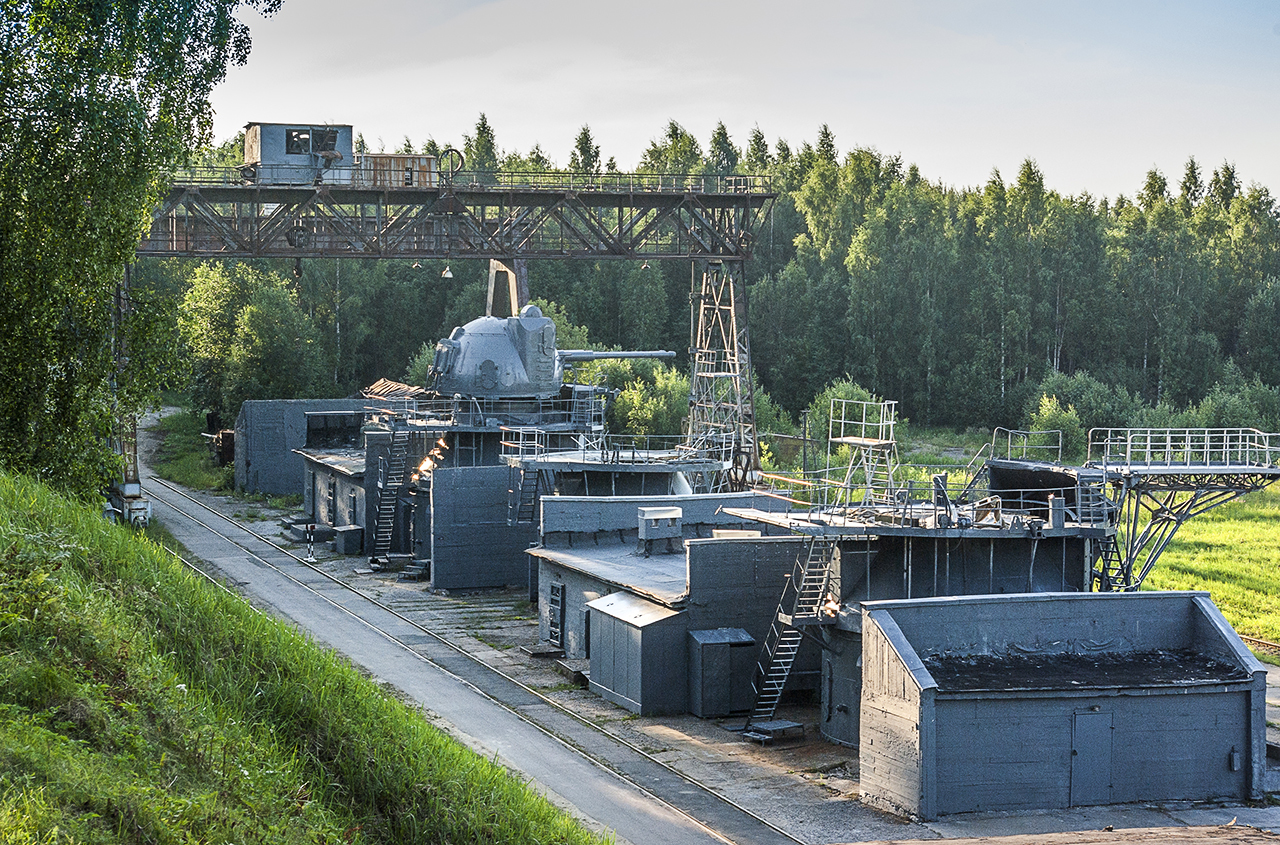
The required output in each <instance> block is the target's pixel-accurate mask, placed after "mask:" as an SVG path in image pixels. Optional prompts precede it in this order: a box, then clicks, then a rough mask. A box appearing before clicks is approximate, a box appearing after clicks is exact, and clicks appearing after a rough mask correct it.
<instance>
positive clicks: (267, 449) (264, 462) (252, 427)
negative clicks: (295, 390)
mask: <svg viewBox="0 0 1280 845" xmlns="http://www.w3.org/2000/svg"><path fill="white" fill-rule="evenodd" d="M375 407H385V403H380V402H378V401H377V400H371V399H250V400H248V401H246V402H244V404H242V405H241V406H240V415H239V416H238V417H237V418H236V426H235V431H236V458H235V473H236V489H237V490H244V491H246V492H249V493H269V494H271V495H273V496H284V495H296V494H298V493H300V492H302V491H303V490H304V489H305V481H306V476H305V472H304V468H303V459H302V456H301V455H300V454H298V453H297V452H296V450H298V449H302V448H305V447H306V445H307V432H308V424H307V415H308V414H317V413H318V414H328V413H334V414H336V413H341V412H361V411H364V410H365V409H367V408H375Z"/></svg>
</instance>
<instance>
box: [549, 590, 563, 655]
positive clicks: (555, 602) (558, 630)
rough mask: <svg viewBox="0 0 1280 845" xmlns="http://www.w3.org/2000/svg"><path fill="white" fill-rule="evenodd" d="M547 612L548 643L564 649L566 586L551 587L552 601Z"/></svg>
mask: <svg viewBox="0 0 1280 845" xmlns="http://www.w3.org/2000/svg"><path fill="white" fill-rule="evenodd" d="M548 604H549V605H550V606H549V607H548V608H547V610H548V614H547V617H548V618H547V623H548V624H547V642H549V643H551V644H552V645H553V646H556V647H557V648H564V584H552V585H551V600H550V601H549V602H548Z"/></svg>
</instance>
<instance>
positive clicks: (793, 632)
mask: <svg viewBox="0 0 1280 845" xmlns="http://www.w3.org/2000/svg"><path fill="white" fill-rule="evenodd" d="M835 560H836V540H834V539H828V538H825V537H811V538H809V542H808V544H807V545H806V547H805V550H804V551H803V552H801V553H800V554H799V555H797V557H796V565H795V569H794V570H793V571H792V573H791V575H790V576H789V577H788V579H787V584H786V586H785V587H784V588H783V590H782V598H781V599H780V600H779V601H778V612H777V613H776V614H775V615H774V619H773V624H772V625H770V626H769V633H768V635H767V636H766V637H765V643H764V648H763V649H762V650H761V653H760V660H759V662H758V663H757V664H756V678H755V690H756V701H755V706H754V707H753V708H752V710H751V715H750V717H748V718H747V723H746V725H745V726H744V730H749V729H750V727H751V725H752V724H754V723H760V722H767V721H769V720H770V719H772V718H773V714H774V711H776V710H777V709H778V701H779V700H781V698H782V690H783V688H784V687H785V686H786V685H787V678H788V677H789V676H790V675H791V666H792V664H794V663H795V659H796V653H797V652H798V651H799V650H800V640H801V638H802V637H803V634H802V633H801V631H800V629H801V628H802V627H803V626H805V625H829V624H832V623H834V622H835V615H834V614H833V613H828V612H827V610H826V609H825V608H824V605H825V604H826V603H827V602H828V601H829V600H833V599H834V600H838V598H839V597H838V596H836V595H835V594H834V591H833V590H832V581H833V576H834V568H835V567H834V565H833V564H834V563H835Z"/></svg>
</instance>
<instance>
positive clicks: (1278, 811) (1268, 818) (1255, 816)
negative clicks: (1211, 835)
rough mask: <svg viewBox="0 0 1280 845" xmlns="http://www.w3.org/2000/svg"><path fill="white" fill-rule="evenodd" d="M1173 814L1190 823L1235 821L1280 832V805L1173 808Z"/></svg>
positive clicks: (1171, 812) (1272, 831)
mask: <svg viewBox="0 0 1280 845" xmlns="http://www.w3.org/2000/svg"><path fill="white" fill-rule="evenodd" d="M1169 815H1171V816H1173V817H1174V818H1175V819H1177V820H1178V821H1180V822H1182V823H1183V824H1188V825H1224V824H1230V823H1231V822H1232V821H1234V822H1235V823H1236V824H1237V825H1248V826H1249V827H1256V828H1258V829H1259V830H1265V831H1268V832H1270V833H1276V832H1280V807H1213V808H1195V809H1191V808H1188V809H1186V810H1171V811H1170V812H1169Z"/></svg>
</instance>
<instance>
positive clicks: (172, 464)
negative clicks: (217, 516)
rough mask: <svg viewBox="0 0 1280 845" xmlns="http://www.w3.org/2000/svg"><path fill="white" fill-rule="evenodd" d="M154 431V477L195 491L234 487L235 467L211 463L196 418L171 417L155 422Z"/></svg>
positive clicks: (185, 413) (186, 414)
mask: <svg viewBox="0 0 1280 845" xmlns="http://www.w3.org/2000/svg"><path fill="white" fill-rule="evenodd" d="M154 431H155V433H156V434H157V435H158V437H159V440H160V445H159V448H158V449H157V450H156V454H155V457H154V458H153V459H152V461H151V468H152V469H153V470H155V473H156V475H159V476H160V477H161V478H165V479H168V480H169V481H172V482H175V483H177V484H181V485H183V486H184V487H190V488H192V489H194V490H230V489H231V488H232V487H234V486H235V467H232V466H225V467H220V466H217V465H215V464H214V462H213V455H212V453H211V452H210V451H209V444H208V443H207V442H206V440H205V438H204V437H203V436H202V432H203V431H204V423H203V422H202V421H201V419H200V417H199V416H197V415H196V414H194V413H192V412H190V411H182V412H180V413H176V414H170V415H169V416H167V417H162V418H161V419H160V420H159V421H157V422H156V424H155V427H154Z"/></svg>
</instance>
